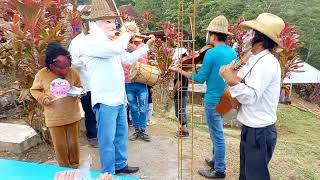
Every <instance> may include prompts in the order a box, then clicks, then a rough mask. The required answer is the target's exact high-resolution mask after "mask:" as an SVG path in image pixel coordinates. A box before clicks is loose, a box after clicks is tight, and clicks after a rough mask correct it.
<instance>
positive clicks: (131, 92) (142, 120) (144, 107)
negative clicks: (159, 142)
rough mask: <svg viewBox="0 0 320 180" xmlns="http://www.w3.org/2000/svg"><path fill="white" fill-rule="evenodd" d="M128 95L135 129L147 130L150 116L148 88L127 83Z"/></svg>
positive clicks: (138, 84) (139, 84)
mask: <svg viewBox="0 0 320 180" xmlns="http://www.w3.org/2000/svg"><path fill="white" fill-rule="evenodd" d="M126 93H127V98H128V102H129V108H130V112H131V118H132V125H133V127H134V128H135V129H138V130H145V129H146V127H147V114H148V110H149V107H148V105H149V104H148V88H147V85H145V84H141V83H127V84H126Z"/></svg>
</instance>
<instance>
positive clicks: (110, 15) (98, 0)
mask: <svg viewBox="0 0 320 180" xmlns="http://www.w3.org/2000/svg"><path fill="white" fill-rule="evenodd" d="M118 17H120V15H118V13H117V12H115V11H113V10H112V9H111V8H110V6H109V4H108V2H107V1H106V0H92V4H91V13H90V15H89V16H88V20H90V21H97V20H103V19H115V18H118Z"/></svg>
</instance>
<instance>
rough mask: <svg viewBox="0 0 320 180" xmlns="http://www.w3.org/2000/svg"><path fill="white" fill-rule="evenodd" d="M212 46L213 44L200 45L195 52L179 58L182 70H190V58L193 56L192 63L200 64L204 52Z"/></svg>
mask: <svg viewBox="0 0 320 180" xmlns="http://www.w3.org/2000/svg"><path fill="white" fill-rule="evenodd" d="M211 48H213V45H210V44H209V45H206V46H204V47H202V48H201V49H200V50H199V51H198V52H197V53H194V54H193V55H189V56H185V57H183V58H182V59H181V65H182V70H184V71H190V70H192V59H193V58H194V64H200V63H202V61H203V58H204V55H205V54H206V52H207V51H208V50H209V49H211Z"/></svg>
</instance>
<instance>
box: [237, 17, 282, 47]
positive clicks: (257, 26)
mask: <svg viewBox="0 0 320 180" xmlns="http://www.w3.org/2000/svg"><path fill="white" fill-rule="evenodd" d="M240 26H241V27H242V28H245V29H254V30H256V31H259V32H261V33H262V34H264V35H266V36H267V37H269V38H270V39H272V40H273V41H274V42H275V43H277V44H278V46H280V47H283V44H282V40H281V37H280V33H281V31H282V30H283V29H284V27H285V23H284V21H283V20H282V19H281V18H280V17H278V16H276V15H274V14H271V13H262V14H260V15H259V16H258V17H257V19H255V20H251V21H244V22H242V23H241V24H240Z"/></svg>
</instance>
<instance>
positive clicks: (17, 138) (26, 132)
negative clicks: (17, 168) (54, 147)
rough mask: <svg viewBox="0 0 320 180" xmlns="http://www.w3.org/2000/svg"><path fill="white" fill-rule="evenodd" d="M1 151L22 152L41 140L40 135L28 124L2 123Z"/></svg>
mask: <svg viewBox="0 0 320 180" xmlns="http://www.w3.org/2000/svg"><path fill="white" fill-rule="evenodd" d="M0 132H1V133H0V151H10V152H13V153H21V152H23V151H25V150H28V149H30V148H31V147H33V146H36V145H37V144H39V143H40V142H41V139H40V137H39V135H38V134H37V133H36V132H35V130H34V129H32V128H31V127H30V126H28V125H20V124H9V123H0Z"/></svg>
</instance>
